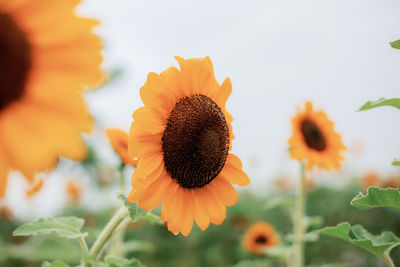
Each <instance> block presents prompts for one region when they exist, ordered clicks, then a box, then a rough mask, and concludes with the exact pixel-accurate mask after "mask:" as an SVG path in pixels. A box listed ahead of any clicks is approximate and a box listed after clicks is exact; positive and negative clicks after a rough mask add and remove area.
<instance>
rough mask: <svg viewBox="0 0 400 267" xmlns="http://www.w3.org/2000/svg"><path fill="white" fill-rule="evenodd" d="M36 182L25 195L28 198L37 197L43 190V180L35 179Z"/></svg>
mask: <svg viewBox="0 0 400 267" xmlns="http://www.w3.org/2000/svg"><path fill="white" fill-rule="evenodd" d="M35 180H36V181H34V182H33V183H32V184H31V186H30V188H29V189H28V190H26V192H25V194H26V196H27V197H28V198H31V197H33V196H35V195H36V194H37V193H39V192H40V191H41V190H42V188H43V179H41V178H39V179H35Z"/></svg>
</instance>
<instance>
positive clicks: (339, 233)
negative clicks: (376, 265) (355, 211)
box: [317, 222, 400, 266]
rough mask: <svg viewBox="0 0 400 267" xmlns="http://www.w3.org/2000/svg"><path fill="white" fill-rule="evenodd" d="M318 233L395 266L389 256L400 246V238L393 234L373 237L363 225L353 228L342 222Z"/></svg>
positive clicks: (386, 232) (388, 233) (384, 233)
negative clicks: (361, 249)
mask: <svg viewBox="0 0 400 267" xmlns="http://www.w3.org/2000/svg"><path fill="white" fill-rule="evenodd" d="M317 232H318V233H319V234H321V235H328V236H333V237H336V238H339V239H342V240H345V241H347V242H349V243H351V244H354V245H356V246H359V247H361V248H363V249H365V250H367V251H369V252H370V253H372V254H374V255H376V256H378V257H379V258H381V259H382V260H383V261H384V262H385V263H386V264H387V265H388V266H394V265H393V262H392V260H391V258H390V256H389V254H390V251H391V250H392V249H393V248H394V247H396V246H398V245H399V244H400V238H398V237H397V236H396V235H394V234H393V233H392V232H388V231H385V232H383V233H382V234H380V235H373V234H371V233H369V232H368V231H367V230H365V229H364V228H363V227H362V226H361V225H354V226H351V225H350V224H349V223H348V222H342V223H340V224H338V225H337V226H334V227H325V228H323V229H321V230H317Z"/></svg>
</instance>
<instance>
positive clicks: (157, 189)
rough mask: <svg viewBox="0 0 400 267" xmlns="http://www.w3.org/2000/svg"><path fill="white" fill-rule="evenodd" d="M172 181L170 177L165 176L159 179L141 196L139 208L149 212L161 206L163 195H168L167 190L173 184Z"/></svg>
mask: <svg viewBox="0 0 400 267" xmlns="http://www.w3.org/2000/svg"><path fill="white" fill-rule="evenodd" d="M171 180H172V179H171V178H170V177H168V176H163V177H160V178H159V179H157V180H156V181H155V182H154V183H153V184H152V185H150V186H149V187H148V188H147V189H146V192H145V193H144V194H143V195H142V196H141V199H140V200H139V202H138V205H139V207H140V208H142V209H144V210H148V211H150V210H153V209H155V208H156V207H157V206H158V205H159V204H160V202H161V200H162V197H163V195H164V194H166V193H167V194H168V192H166V191H165V189H166V188H167V187H168V186H169V184H170V183H171V182H172V181H171Z"/></svg>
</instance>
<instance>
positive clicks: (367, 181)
mask: <svg viewBox="0 0 400 267" xmlns="http://www.w3.org/2000/svg"><path fill="white" fill-rule="evenodd" d="M382 184H383V179H382V177H380V176H379V175H378V174H377V173H376V172H373V171H370V172H368V173H367V174H365V175H364V176H363V177H361V179H360V185H361V188H363V189H367V188H368V187H370V186H382Z"/></svg>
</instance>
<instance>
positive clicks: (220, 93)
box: [214, 77, 232, 121]
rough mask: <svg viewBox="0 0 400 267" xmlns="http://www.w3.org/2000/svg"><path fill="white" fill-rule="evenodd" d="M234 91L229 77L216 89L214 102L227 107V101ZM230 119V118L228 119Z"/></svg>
mask: <svg viewBox="0 0 400 267" xmlns="http://www.w3.org/2000/svg"><path fill="white" fill-rule="evenodd" d="M231 93H232V83H231V79H230V78H229V77H228V78H226V79H225V81H224V82H223V83H222V84H221V87H220V88H219V89H218V90H217V91H216V93H215V96H214V102H215V103H217V104H218V106H220V107H225V103H226V101H227V100H228V98H229V96H230V95H231ZM227 121H228V120H227Z"/></svg>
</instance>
